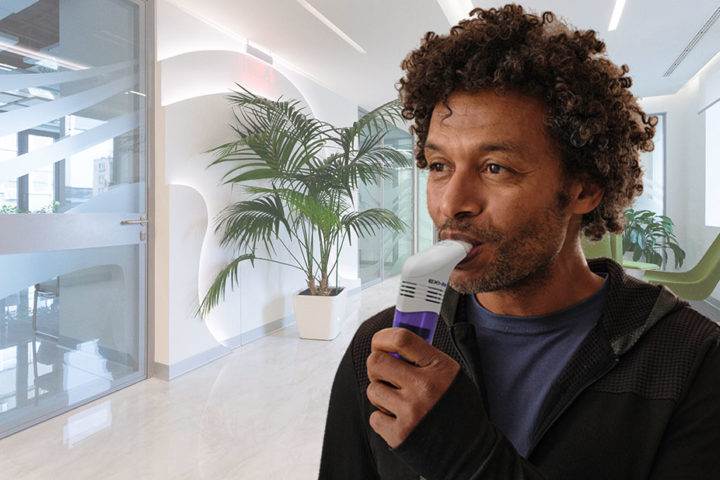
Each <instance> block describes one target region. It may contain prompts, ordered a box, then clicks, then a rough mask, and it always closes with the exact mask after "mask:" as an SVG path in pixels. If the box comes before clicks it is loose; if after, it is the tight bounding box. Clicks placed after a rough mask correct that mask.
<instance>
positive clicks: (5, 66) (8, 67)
mask: <svg viewBox="0 0 720 480" xmlns="http://www.w3.org/2000/svg"><path fill="white" fill-rule="evenodd" d="M0 68H2V69H3V70H17V67H15V66H13V65H8V64H7V63H0Z"/></svg>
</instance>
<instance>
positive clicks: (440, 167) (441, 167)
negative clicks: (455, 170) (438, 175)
mask: <svg viewBox="0 0 720 480" xmlns="http://www.w3.org/2000/svg"><path fill="white" fill-rule="evenodd" d="M428 168H429V169H430V170H431V171H433V172H442V171H443V170H444V169H445V165H444V164H442V163H437V162H436V163H431V164H430V165H429V166H428Z"/></svg>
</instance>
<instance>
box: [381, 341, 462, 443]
mask: <svg viewBox="0 0 720 480" xmlns="http://www.w3.org/2000/svg"><path fill="white" fill-rule="evenodd" d="M371 348H372V352H371V353H370V356H369V357H368V359H367V371H368V378H369V379H370V385H369V386H368V388H367V397H368V400H370V403H372V404H373V405H375V406H376V407H377V408H378V409H379V410H378V411H375V412H373V413H372V415H370V426H371V427H372V428H373V430H375V432H377V434H378V435H380V436H381V437H382V438H383V439H384V440H385V441H386V442H387V444H388V445H389V446H390V447H392V448H395V447H397V446H398V445H400V444H401V443H402V442H403V441H404V440H405V439H406V438H407V436H408V435H409V434H410V432H411V431H412V430H413V429H414V428H415V426H417V424H418V423H419V422H420V420H421V419H422V418H423V417H424V416H425V414H426V413H427V412H428V411H429V410H430V408H432V406H433V405H435V403H437V401H438V400H439V399H440V397H442V395H443V394H444V393H445V391H446V390H447V389H448V387H450V384H451V383H452V382H453V380H454V379H455V376H456V375H457V374H458V372H459V371H460V365H459V364H458V363H457V362H456V361H455V360H453V359H452V358H451V357H449V356H448V355H446V354H445V353H443V352H441V351H440V350H438V349H437V348H435V347H433V346H432V345H430V344H429V343H427V342H426V341H425V340H423V339H422V338H421V337H419V336H418V335H415V334H414V333H412V332H411V331H409V330H407V329H404V328H386V329H384V330H380V331H379V332H377V333H376V334H375V335H374V336H373V339H372V347H371ZM390 353H398V354H400V356H402V357H403V358H404V359H406V360H407V362H406V361H403V360H401V359H399V358H396V357H394V356H392V355H390ZM408 362H411V363H408Z"/></svg>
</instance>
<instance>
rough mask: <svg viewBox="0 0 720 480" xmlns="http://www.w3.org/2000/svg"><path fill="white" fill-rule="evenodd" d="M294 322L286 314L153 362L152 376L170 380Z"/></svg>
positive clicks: (352, 293) (356, 289) (292, 318)
mask: <svg viewBox="0 0 720 480" xmlns="http://www.w3.org/2000/svg"><path fill="white" fill-rule="evenodd" d="M361 292H362V288H361V287H357V288H354V289H352V290H349V291H348V295H350V296H352V295H357V294H358V293H361ZM294 323H295V315H286V316H284V317H282V318H279V319H277V320H274V321H272V322H268V323H266V324H263V325H260V326H259V327H257V328H253V329H252V330H249V331H247V332H245V333H242V334H240V335H236V336H234V337H230V338H227V339H225V340H223V341H221V342H220V343H221V344H220V345H218V346H217V347H214V348H212V349H210V350H207V351H205V352H202V353H198V354H197V355H194V356H192V357H190V358H186V359H185V360H182V361H180V362H178V363H175V364H173V365H165V364H164V363H158V362H154V363H153V370H152V376H153V377H156V378H159V379H161V380H172V379H174V378H177V377H179V376H180V375H183V374H185V373H188V372H189V371H191V370H195V369H196V368H199V367H202V366H203V365H207V364H208V363H210V362H214V361H215V360H217V359H219V358H222V357H224V356H225V355H228V354H229V353H230V352H231V351H232V350H234V349H236V348H240V347H242V346H243V345H247V344H248V343H250V342H254V341H255V340H260V339H261V338H263V337H266V336H268V335H270V334H271V333H273V332H276V331H278V330H282V329H283V328H286V327H289V326H290V325H292V324H294Z"/></svg>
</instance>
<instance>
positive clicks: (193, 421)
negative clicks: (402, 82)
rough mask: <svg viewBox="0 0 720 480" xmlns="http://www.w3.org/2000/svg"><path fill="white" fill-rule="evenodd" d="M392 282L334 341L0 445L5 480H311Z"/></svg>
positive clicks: (61, 421)
mask: <svg viewBox="0 0 720 480" xmlns="http://www.w3.org/2000/svg"><path fill="white" fill-rule="evenodd" d="M397 282H398V279H397V277H396V278H394V279H391V280H388V281H386V282H383V283H380V284H376V285H374V286H372V287H370V288H367V289H365V290H363V291H362V293H360V294H356V295H353V296H351V297H350V298H349V309H348V312H351V313H350V316H349V317H348V318H347V319H346V321H345V324H344V328H343V331H342V333H341V334H340V336H339V337H338V338H337V339H335V340H333V341H331V342H323V341H312V340H301V339H299V338H298V336H297V330H296V329H295V327H294V326H292V327H288V328H286V329H283V330H280V331H277V332H275V333H273V334H271V335H269V336H267V337H264V338H262V339H260V340H257V341H255V342H253V343H251V344H248V345H246V346H243V347H241V348H239V349H236V350H235V351H233V353H232V354H230V355H228V356H226V357H224V358H222V359H220V360H217V361H215V362H213V363H211V364H209V365H206V366H204V367H202V368H199V369H196V370H194V371H192V372H190V373H188V374H185V375H183V376H181V377H179V378H176V379H174V380H173V381H171V382H165V381H162V380H158V379H155V378H150V379H149V380H145V381H142V382H140V383H138V384H135V385H133V386H131V387H129V388H126V389H124V390H121V391H120V392H118V393H115V394H112V395H110V396H107V397H105V398H103V399H100V400H98V401H95V402H93V403H91V404H89V405H86V406H84V407H81V408H78V409H76V410H73V411H71V412H69V413H67V414H64V415H61V416H59V417H56V418H53V419H51V420H49V421H47V422H45V423H42V424H40V425H37V426H35V427H32V428H30V429H27V430H24V431H22V432H19V433H17V434H15V435H12V436H10V437H8V438H5V439H3V440H0V478H8V479H46V478H52V479H53V480H62V479H93V480H95V479H98V478H102V479H107V480H112V479H117V480H124V479H158V480H161V479H163V480H164V479H229V478H232V479H253V480H261V479H294V480H303V479H314V478H316V477H317V469H318V462H319V456H320V449H321V444H322V434H323V427H324V422H325V415H326V408H327V401H328V397H329V392H330V386H331V383H332V379H333V375H334V372H335V369H336V367H337V364H338V362H339V360H340V358H341V356H342V354H343V353H344V351H345V349H346V348H347V345H348V344H349V342H350V339H351V338H352V335H353V333H354V331H355V329H356V328H357V326H358V325H359V324H360V322H361V321H362V320H363V319H365V318H367V317H368V316H370V315H372V314H373V313H375V312H377V311H379V310H381V309H383V308H385V307H386V306H389V305H391V304H393V303H394V301H395V295H396V292H397V288H398V285H397ZM705 308H706V312H704V313H705V314H706V315H712V317H713V319H714V320H715V321H720V311H718V310H716V309H714V308H713V307H709V306H706V307H705Z"/></svg>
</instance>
